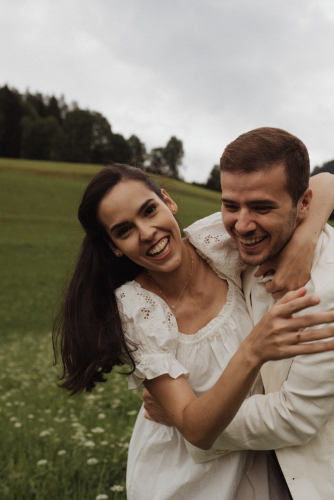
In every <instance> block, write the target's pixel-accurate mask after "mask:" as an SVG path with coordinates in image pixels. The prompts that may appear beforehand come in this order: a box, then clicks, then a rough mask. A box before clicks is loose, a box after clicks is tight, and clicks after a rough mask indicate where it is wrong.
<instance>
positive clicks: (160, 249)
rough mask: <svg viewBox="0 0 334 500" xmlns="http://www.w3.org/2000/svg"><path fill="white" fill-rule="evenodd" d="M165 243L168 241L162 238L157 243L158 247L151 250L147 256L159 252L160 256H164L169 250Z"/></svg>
mask: <svg viewBox="0 0 334 500" xmlns="http://www.w3.org/2000/svg"><path fill="white" fill-rule="evenodd" d="M167 243H169V239H168V237H166V238H163V239H162V240H161V241H160V242H159V243H158V245H156V246H155V247H154V248H152V249H151V250H150V251H149V252H148V254H149V255H156V254H158V253H160V252H161V255H165V253H166V252H167V250H168V248H169V245H167ZM162 250H163V251H162Z"/></svg>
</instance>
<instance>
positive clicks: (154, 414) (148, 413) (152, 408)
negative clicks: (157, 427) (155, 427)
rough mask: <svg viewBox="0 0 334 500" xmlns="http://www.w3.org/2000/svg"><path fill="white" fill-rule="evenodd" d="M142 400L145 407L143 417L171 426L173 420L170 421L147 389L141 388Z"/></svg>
mask: <svg viewBox="0 0 334 500" xmlns="http://www.w3.org/2000/svg"><path fill="white" fill-rule="evenodd" d="M143 400H144V408H145V413H144V417H145V418H147V419H148V420H153V421H154V422H157V423H158V424H162V425H167V426H168V427H173V422H172V421H171V419H170V418H169V416H168V415H167V413H165V410H164V409H163V408H162V406H160V405H159V403H158V402H157V401H156V400H155V399H154V397H153V396H151V394H150V393H149V392H148V390H147V389H144V390H143Z"/></svg>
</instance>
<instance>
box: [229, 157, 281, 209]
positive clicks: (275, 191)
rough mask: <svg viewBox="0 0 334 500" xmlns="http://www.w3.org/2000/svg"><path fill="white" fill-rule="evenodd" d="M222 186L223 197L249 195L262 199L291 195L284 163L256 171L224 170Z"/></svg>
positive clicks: (253, 198)
mask: <svg viewBox="0 0 334 500" xmlns="http://www.w3.org/2000/svg"><path fill="white" fill-rule="evenodd" d="M221 186H222V193H223V198H230V197H242V198H246V197H247V198H248V199H250V200H252V201H257V200H258V201H260V200H271V199H275V200H277V199H279V198H281V197H284V198H285V197H286V196H289V194H288V192H287V189H286V174H285V169H284V166H283V165H279V166H277V167H273V168H270V169H268V170H267V169H266V170H258V171H255V172H241V173H233V172H222V174H221Z"/></svg>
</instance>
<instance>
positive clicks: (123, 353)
mask: <svg viewBox="0 0 334 500" xmlns="http://www.w3.org/2000/svg"><path fill="white" fill-rule="evenodd" d="M127 180H135V181H139V182H142V183H143V184H145V185H146V186H147V187H148V188H149V189H150V190H151V191H153V192H154V193H155V194H156V195H157V196H159V198H161V199H163V196H162V194H161V189H160V187H159V186H158V185H157V184H156V183H155V182H154V181H153V180H152V179H151V178H150V177H149V176H148V175H147V174H146V173H145V172H143V171H142V170H140V169H139V168H136V167H131V166H129V165H121V164H118V163H116V164H114V165H111V166H109V167H105V168H103V169H102V170H101V171H100V172H99V173H98V174H97V175H95V177H94V178H93V179H92V180H91V181H90V183H89V184H88V187H87V189H86V191H85V193H84V195H83V198H82V202H81V204H80V206H79V211H78V218H79V221H80V223H81V225H82V227H83V228H84V230H85V232H86V235H85V237H84V240H83V243H82V246H81V250H80V253H79V257H78V260H77V263H76V266H75V270H74V273H73V276H72V279H71V281H70V284H69V287H68V289H67V292H66V296H65V300H64V303H63V306H62V308H61V310H60V312H59V313H58V315H57V316H56V319H55V321H54V328H53V346H54V352H55V363H57V362H58V359H59V355H58V349H57V345H59V346H60V353H61V358H62V363H63V373H62V376H61V377H60V380H64V381H63V382H62V383H61V384H60V386H61V387H64V388H66V389H68V390H69V391H71V395H73V394H76V393H79V392H82V391H83V390H84V389H86V390H87V391H91V390H92V389H93V388H94V387H95V384H96V382H105V378H104V374H105V373H110V372H111V370H112V368H113V366H115V365H122V364H123V362H122V360H121V358H122V359H124V358H127V359H128V360H129V363H130V365H131V367H132V371H133V370H134V368H135V363H134V360H133V357H132V356H131V352H133V351H134V349H135V345H133V344H131V342H129V341H126V339H125V335H124V332H123V329H122V323H121V319H120V315H119V312H118V308H117V302H116V296H115V290H116V288H118V287H120V286H121V285H123V284H124V283H126V282H127V281H130V280H133V279H134V278H135V277H136V276H137V275H138V274H139V273H140V271H141V270H142V267H141V266H139V265H138V264H136V263H134V262H133V261H131V260H130V259H128V257H126V256H125V255H123V256H122V257H120V258H118V257H116V256H115V254H114V253H113V252H112V250H111V249H110V247H109V245H108V243H107V241H106V240H108V238H109V236H108V234H107V232H106V230H105V228H104V227H103V226H102V224H101V222H100V221H99V219H98V209H99V204H100V202H101V201H102V199H103V198H104V197H105V196H106V194H107V193H108V192H110V191H111V190H112V189H113V188H114V187H115V186H116V185H117V184H118V183H119V182H122V181H127Z"/></svg>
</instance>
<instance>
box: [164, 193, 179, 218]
mask: <svg viewBox="0 0 334 500" xmlns="http://www.w3.org/2000/svg"><path fill="white" fill-rule="evenodd" d="M161 193H162V195H163V199H164V202H165V204H166V205H167V207H168V208H169V210H170V211H171V212H172V214H173V215H174V214H176V212H177V204H176V203H175V201H174V200H172V198H171V197H170V196H169V194H168V193H167V192H166V191H165V190H164V189H162V190H161Z"/></svg>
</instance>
